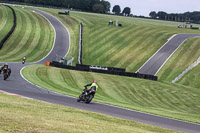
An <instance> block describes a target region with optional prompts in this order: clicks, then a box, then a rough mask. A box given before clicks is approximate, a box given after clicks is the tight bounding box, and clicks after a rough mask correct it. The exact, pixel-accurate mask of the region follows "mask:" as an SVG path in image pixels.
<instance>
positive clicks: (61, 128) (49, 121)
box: [0, 94, 178, 133]
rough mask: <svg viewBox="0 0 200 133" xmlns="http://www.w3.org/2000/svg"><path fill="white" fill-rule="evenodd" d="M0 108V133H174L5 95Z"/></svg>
mask: <svg viewBox="0 0 200 133" xmlns="http://www.w3.org/2000/svg"><path fill="white" fill-rule="evenodd" d="M0 107H1V110H0V113H1V115H0V119H1V121H0V125H1V128H0V132H3V133H10V132H15V133H22V132H23V133H25V132H34V133H57V132H59V133H66V132H68V133H70V132H73V133H74V132H77V133H78V132H81V133H94V132H96V133H102V132H104V133H111V132H113V133H130V132H135V133H144V132H148V133H154V132H162V133H175V132H177V131H172V130H168V129H163V128H159V127H154V126H151V125H147V124H141V123H137V122H132V121H128V120H123V119H120V118H115V117H111V116H107V115H102V114H98V113H92V112H87V111H83V110H79V109H74V108H69V107H64V106H59V105H54V104H48V103H44V102H39V101H35V100H30V99H23V98H18V97H13V96H7V95H4V94H0ZM22 114H23V115H22ZM177 133H178V132H177Z"/></svg>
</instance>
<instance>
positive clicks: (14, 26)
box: [0, 5, 17, 49]
mask: <svg viewBox="0 0 200 133" xmlns="http://www.w3.org/2000/svg"><path fill="white" fill-rule="evenodd" d="M4 6H7V7H9V8H10V9H11V10H12V13H13V17H14V23H13V26H12V28H11V30H10V31H9V32H8V34H7V35H6V36H5V37H4V38H3V39H2V40H1V42H0V49H1V48H2V47H3V45H4V43H5V42H6V41H7V40H8V38H9V37H10V36H11V34H12V33H13V32H14V30H15V28H16V25H17V17H16V13H15V11H14V9H13V8H12V7H10V6H8V5H4Z"/></svg>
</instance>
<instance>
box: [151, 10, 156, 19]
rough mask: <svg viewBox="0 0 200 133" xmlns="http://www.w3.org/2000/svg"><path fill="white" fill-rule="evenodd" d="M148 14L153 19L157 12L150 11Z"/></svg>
mask: <svg viewBox="0 0 200 133" xmlns="http://www.w3.org/2000/svg"><path fill="white" fill-rule="evenodd" d="M149 16H150V17H151V18H153V19H155V18H156V17H157V13H156V12H155V11H151V12H150V13H149Z"/></svg>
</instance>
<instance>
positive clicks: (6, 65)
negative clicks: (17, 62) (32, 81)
mask: <svg viewBox="0 0 200 133" xmlns="http://www.w3.org/2000/svg"><path fill="white" fill-rule="evenodd" d="M4 68H7V69H8V63H5V64H4V65H3V66H2V67H1V70H0V74H1V72H2V70H4Z"/></svg>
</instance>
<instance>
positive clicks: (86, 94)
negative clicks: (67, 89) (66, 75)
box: [77, 86, 96, 103]
mask: <svg viewBox="0 0 200 133" xmlns="http://www.w3.org/2000/svg"><path fill="white" fill-rule="evenodd" d="M95 93H96V89H95V88H94V87H92V88H91V89H89V90H88V89H87V87H86V86H85V89H84V90H83V92H82V94H81V95H80V96H79V97H78V99H77V102H80V101H83V102H85V103H90V102H91V101H92V99H93V98H94V95H95Z"/></svg>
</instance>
